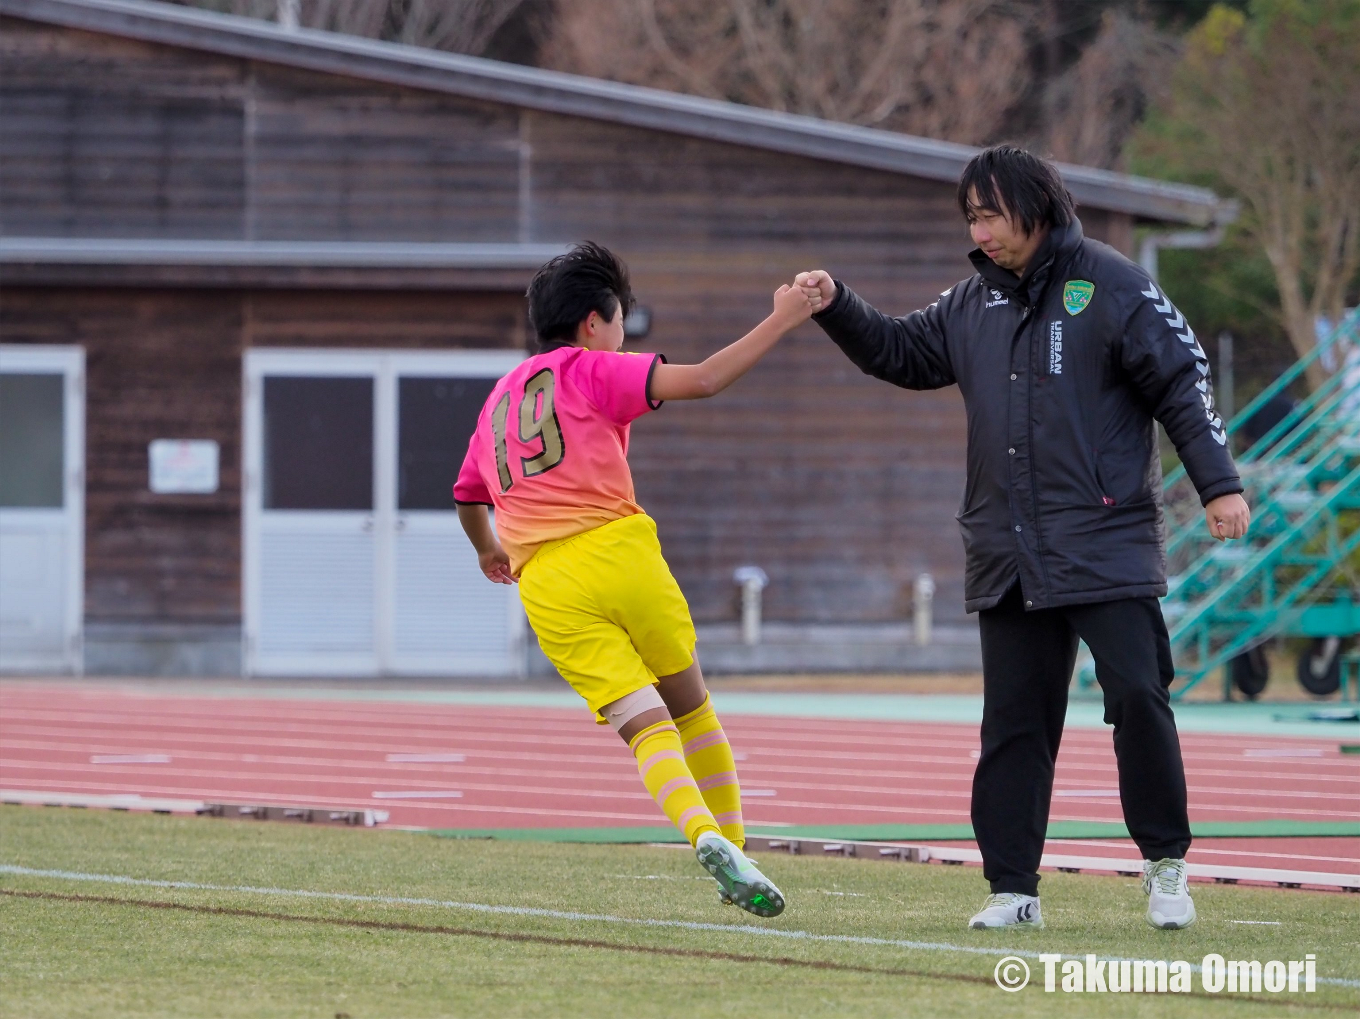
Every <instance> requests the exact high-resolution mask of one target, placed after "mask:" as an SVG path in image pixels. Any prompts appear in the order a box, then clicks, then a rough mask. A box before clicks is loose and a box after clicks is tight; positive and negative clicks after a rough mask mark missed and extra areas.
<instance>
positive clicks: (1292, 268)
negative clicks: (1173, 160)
mask: <svg viewBox="0 0 1360 1019" xmlns="http://www.w3.org/2000/svg"><path fill="white" fill-rule="evenodd" d="M1253 13H1254V14H1255V18H1254V19H1253V21H1251V22H1248V21H1247V19H1245V18H1244V17H1243V16H1242V15H1241V14H1239V13H1237V12H1236V11H1233V10H1230V9H1228V8H1224V7H1220V8H1215V9H1214V11H1213V12H1211V13H1210V15H1209V16H1208V17H1207V18H1206V19H1205V21H1204V22H1203V23H1202V24H1201V25H1200V26H1199V27H1198V28H1197V29H1196V30H1195V31H1194V32H1193V33H1192V34H1191V36H1190V40H1189V45H1188V47H1187V50H1186V54H1185V58H1184V60H1183V62H1182V64H1181V66H1180V69H1179V72H1178V74H1177V78H1176V82H1175V89H1174V98H1173V100H1172V103H1171V106H1170V112H1171V115H1172V116H1173V117H1174V118H1175V120H1176V121H1177V122H1178V123H1179V124H1180V125H1181V128H1182V130H1181V131H1180V134H1179V136H1178V137H1179V138H1180V139H1182V140H1183V143H1184V144H1185V145H1186V146H1187V147H1189V148H1191V149H1192V150H1193V153H1192V154H1193V156H1194V158H1195V159H1196V160H1197V161H1199V162H1202V163H1203V164H1204V165H1207V166H1209V167H1211V168H1212V169H1213V170H1214V171H1215V172H1217V173H1218V174H1219V175H1220V176H1221V177H1222V179H1223V180H1224V181H1225V182H1227V184H1228V185H1229V186H1230V187H1232V188H1233V189H1234V190H1235V191H1236V192H1237V193H1238V194H1239V195H1240V196H1241V198H1242V200H1243V202H1244V204H1245V206H1246V212H1247V216H1246V217H1245V219H1246V224H1247V226H1248V227H1249V228H1250V229H1251V230H1252V232H1253V234H1254V236H1255V237H1256V238H1257V240H1258V241H1259V242H1260V244H1261V246H1262V248H1263V249H1264V251H1265V253H1266V256H1267V257H1268V258H1269V259H1270V264H1271V267H1272V268H1273V270H1274V275H1275V280H1276V283H1277V286H1278V289H1279V294H1280V317H1281V320H1282V323H1283V325H1284V328H1285V331H1286V332H1287V333H1288V334H1289V339H1290V341H1291V342H1292V344H1293V346H1294V350H1295V352H1296V353H1297V354H1298V355H1299V356H1300V357H1303V356H1305V355H1307V354H1308V353H1309V352H1310V351H1311V350H1312V349H1313V347H1314V346H1315V344H1316V341H1317V334H1316V325H1315V323H1316V322H1317V320H1318V318H1319V317H1321V316H1326V317H1328V318H1330V319H1331V320H1332V321H1333V322H1335V321H1337V320H1338V319H1339V318H1340V316H1341V314H1342V311H1343V308H1344V304H1345V299H1346V290H1347V287H1348V286H1349V285H1350V284H1351V283H1352V282H1353V281H1354V280H1355V278H1356V273H1357V270H1360V98H1357V97H1360V0H1311V2H1310V3H1309V4H1307V5H1298V4H1292V3H1285V2H1281V0H1262V2H1260V3H1258V4H1257V5H1256V6H1255V7H1254V8H1253ZM1324 379H1325V374H1324V370H1323V369H1322V367H1321V366H1319V365H1315V366H1314V370H1313V371H1311V372H1310V373H1309V381H1310V383H1311V384H1312V385H1313V386H1314V387H1317V386H1318V385H1319V384H1321V383H1322V382H1323V381H1324Z"/></svg>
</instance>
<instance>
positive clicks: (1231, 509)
mask: <svg viewBox="0 0 1360 1019" xmlns="http://www.w3.org/2000/svg"><path fill="white" fill-rule="evenodd" d="M1204 522H1205V523H1206V524H1208V525H1209V533H1210V534H1211V535H1213V537H1215V538H1217V539H1218V540H1219V541H1224V540H1226V539H1228V538H1242V537H1245V536H1246V533H1247V525H1248V524H1250V523H1251V509H1250V507H1248V506H1247V500H1246V499H1243V498H1242V497H1241V496H1240V495H1238V494H1237V493H1235V492H1234V493H1233V494H1232V495H1220V496H1219V497H1218V498H1217V499H1211V500H1210V501H1209V504H1208V505H1207V506H1205V507H1204Z"/></svg>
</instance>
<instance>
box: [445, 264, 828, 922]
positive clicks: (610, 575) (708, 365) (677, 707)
mask: <svg viewBox="0 0 1360 1019" xmlns="http://www.w3.org/2000/svg"><path fill="white" fill-rule="evenodd" d="M528 299H529V318H530V321H531V323H532V325H533V327H534V331H535V332H536V333H537V336H538V345H539V352H538V353H537V354H536V355H534V356H533V357H530V358H529V359H528V360H526V361H524V362H523V363H522V364H520V365H519V366H518V367H517V368H515V370H514V371H512V372H511V373H510V374H509V375H506V376H505V377H504V378H503V379H501V380H500V381H499V382H497V383H496V385H495V387H494V388H493V389H492V390H491V395H490V396H489V397H488V398H487V401H486V405H485V406H484V407H483V408H482V412H481V416H480V417H479V418H478V420H477V428H476V431H475V432H474V433H473V436H472V440H471V441H470V443H469V444H468V453H467V459H466V460H465V461H464V462H463V468H462V470H461V471H460V472H459V475H458V481H457V483H456V484H455V485H454V489H453V493H454V500H455V502H457V504H458V519H459V522H460V523H461V524H462V525H463V530H464V531H466V532H467V536H468V538H469V539H470V540H471V541H472V544H473V546H474V547H475V548H476V549H477V559H478V563H479V564H480V566H481V569H482V572H483V573H484V574H486V576H487V578H488V579H489V580H491V581H493V582H495V583H500V584H510V583H514V582H516V581H518V582H519V584H520V594H521V600H522V601H523V603H524V610H525V612H526V614H527V615H528V617H529V623H530V625H532V626H533V628H534V632H535V633H536V634H537V635H538V642H539V646H540V647H541V648H542V649H543V653H544V654H546V655H547V656H548V660H549V661H551V662H552V663H553V665H554V666H556V668H557V671H558V672H560V673H561V674H562V676H563V678H565V679H566V680H567V682H568V683H570V684H571V685H572V687H573V688H574V689H575V690H576V692H577V693H579V694H580V695H581V696H582V697H584V698H585V701H586V704H587V705H588V706H589V707H590V709H591V710H592V711H594V712H595V713H596V721H597V722H599V723H601V724H605V723H607V724H609V725H612V726H613V727H614V729H615V730H617V732H618V734H619V735H620V736H621V737H622V738H623V740H624V742H626V743H627V744H628V748H629V749H630V750H631V751H632V752H633V756H634V757H636V758H637V763H638V771H639V772H640V773H641V775H642V781H643V784H644V785H645V786H646V787H647V791H648V792H649V793H650V794H651V795H652V797H653V798H654V799H655V800H656V802H657V804H658V805H659V806H660V807H661V809H662V811H663V812H664V813H665V814H666V816H667V817H668V818H670V820H671V821H672V822H673V823H674V824H675V826H676V827H677V828H678V829H679V830H680V831H681V832H682V833H683V834H684V836H685V838H687V839H688V840H689V842H690V844H691V845H692V846H693V847H694V849H695V852H696V855H697V856H698V858H699V862H700V864H701V865H702V866H703V867H704V869H705V870H707V871H708V872H709V873H710V874H712V875H713V877H714V878H716V879H717V882H718V890H719V896H720V897H721V899H722V901H723V902H725V903H735V904H736V905H738V906H740V907H741V908H742V909H745V910H746V911H748V912H750V913H754V914H756V915H757V916H764V917H772V916H778V915H779V914H780V913H781V912H783V910H784V896H783V894H782V893H781V892H780V891H779V889H778V888H776V887H775V885H774V883H773V882H771V881H770V880H769V879H768V878H766V877H765V876H764V875H763V874H761V872H760V871H759V870H758V869H756V867H755V865H754V864H753V863H752V862H751V861H750V860H748V859H747V858H746V856H745V855H744V854H743V853H742V850H741V847H742V846H743V845H744V844H745V830H744V828H743V825H742V817H741V792H740V789H739V787H738V785H737V771H736V764H735V761H734V759H733V756H732V748H731V747H730V746H729V745H728V742H727V737H726V735H724V733H723V729H722V725H721V724H719V722H718V717H717V715H716V714H715V713H714V711H713V705H712V702H711V701H710V699H709V696H708V690H707V688H706V687H705V686H704V679H703V673H702V672H701V671H700V669H699V663H698V661H697V660H696V659H695V657H694V645H695V634H694V624H693V622H692V621H691V619H690V615H689V606H688V604H686V602H685V597H684V595H683V594H681V592H680V587H679V585H678V584H676V582H675V578H674V577H673V576H671V572H670V569H669V567H667V565H666V561H665V559H663V558H662V556H661V545H660V544H659V543H658V541H657V534H656V524H655V522H654V521H653V520H652V518H651V517H649V516H647V514H646V513H645V512H644V511H643V509H642V507H641V506H639V505H638V503H637V499H636V498H635V497H634V493H633V478H632V474H631V473H630V472H629V470H628V459H627V457H628V430H629V425H630V423H631V422H632V421H633V420H635V419H636V418H638V417H640V416H642V415H643V414H646V413H647V412H648V411H652V410H656V409H657V408H658V407H660V406H661V404H662V402H663V401H665V400H700V399H705V398H707V397H710V396H715V395H717V394H718V393H720V392H722V391H723V390H724V389H726V388H727V387H728V386H730V385H731V384H732V383H733V382H735V381H736V380H737V379H739V378H741V376H742V375H744V374H746V372H747V371H749V370H750V369H751V367H752V366H754V365H755V363H756V362H757V361H759V360H760V358H761V357H762V356H763V355H764V354H765V353H766V352H767V351H768V350H769V349H770V348H771V347H773V346H774V345H775V343H776V342H778V340H779V339H780V338H781V337H782V336H783V335H784V334H785V333H786V332H788V331H789V330H790V329H792V328H794V327H795V326H797V325H798V324H799V323H801V322H805V321H807V319H808V318H809V317H810V315H811V314H812V305H811V303H810V302H809V300H808V298H807V296H806V295H805V294H804V293H803V291H802V290H800V289H798V288H796V287H788V286H783V287H780V288H779V290H778V291H777V292H776V293H775V295H774V311H773V312H772V313H771V314H770V316H769V317H768V318H766V319H765V320H764V321H763V322H761V323H760V324H759V325H757V326H756V327H755V328H754V329H752V330H751V331H750V332H749V333H747V334H746V335H745V336H743V337H742V338H741V339H739V340H737V341H736V342H735V343H733V344H731V345H730V346H727V347H724V348H723V349H722V350H720V351H718V352H717V353H715V354H713V355H712V356H711V357H709V358H708V359H707V360H705V361H704V362H703V363H702V364H684V365H681V364H667V363H666V361H665V358H663V357H662V356H661V355H660V354H636V353H621V352H620V351H619V348H620V347H621V346H622V344H623V319H624V316H625V315H626V314H627V313H628V311H629V310H630V308H631V307H632V304H633V295H632V290H631V288H630V286H629V282H628V270H627V269H626V267H625V266H624V265H623V263H622V262H621V261H619V259H618V258H616V257H615V256H614V255H613V254H612V253H611V252H610V251H608V250H607V249H605V248H603V247H601V246H599V245H597V244H593V243H589V242H587V243H584V244H579V245H577V246H576V247H575V248H573V249H572V250H571V251H570V252H568V253H567V254H565V255H561V256H559V257H557V258H555V259H553V260H552V261H551V262H549V263H548V264H547V265H545V266H544V267H543V268H542V269H540V270H539V272H538V274H537V275H536V276H535V277H534V279H533V282H532V283H530V284H529V291H528ZM489 507H494V509H495V511H496V518H495V527H494V529H493V527H492V523H491V519H490V514H489V512H488V508H489Z"/></svg>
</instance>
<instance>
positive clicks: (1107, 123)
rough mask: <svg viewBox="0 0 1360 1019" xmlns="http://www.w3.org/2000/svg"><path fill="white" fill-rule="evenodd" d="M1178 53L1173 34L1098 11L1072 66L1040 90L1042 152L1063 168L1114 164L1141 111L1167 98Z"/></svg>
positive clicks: (1113, 12) (1120, 13)
mask: <svg viewBox="0 0 1360 1019" xmlns="http://www.w3.org/2000/svg"><path fill="white" fill-rule="evenodd" d="M1180 53H1181V46H1180V42H1179V40H1178V39H1177V38H1176V37H1175V36H1173V35H1171V34H1169V33H1167V32H1162V31H1159V30H1158V29H1157V28H1156V27H1155V26H1153V25H1151V24H1148V23H1147V22H1144V21H1138V20H1135V19H1134V18H1132V17H1130V16H1129V15H1128V14H1126V13H1124V12H1123V11H1119V10H1108V11H1106V12H1105V14H1104V16H1103V17H1102V19H1101V26H1100V32H1099V33H1098V34H1097V35H1096V37H1095V39H1094V40H1093V41H1092V42H1091V43H1090V45H1088V46H1087V47H1086V49H1085V50H1084V51H1083V52H1082V55H1081V57H1080V58H1079V59H1078V61H1077V62H1076V64H1074V65H1073V66H1072V67H1070V68H1069V69H1068V70H1067V71H1065V72H1064V73H1062V74H1060V75H1059V76H1057V77H1056V78H1054V79H1053V80H1052V81H1050V82H1049V83H1048V84H1047V85H1046V86H1045V88H1044V92H1043V100H1042V102H1043V113H1042V124H1043V127H1042V130H1043V136H1042V138H1041V144H1042V147H1043V148H1045V149H1047V150H1048V151H1049V152H1050V153H1051V154H1052V155H1053V157H1054V158H1055V159H1061V160H1065V161H1067V162H1070V163H1081V164H1084V165H1087V166H1102V167H1106V168H1110V169H1113V168H1116V167H1118V166H1119V164H1120V160H1121V157H1122V156H1123V152H1124V143H1125V142H1126V141H1127V140H1128V138H1129V135H1130V134H1132V132H1133V130H1134V129H1135V128H1136V127H1137V126H1138V124H1139V123H1140V122H1141V121H1142V120H1143V117H1144V115H1145V113H1146V112H1147V110H1148V108H1149V107H1150V106H1152V105H1154V104H1155V103H1157V102H1158V101H1162V100H1165V99H1166V98H1167V95H1168V93H1169V90H1170V81H1171V75H1172V72H1173V70H1174V69H1175V65H1176V61H1177V59H1178V58H1179V56H1180Z"/></svg>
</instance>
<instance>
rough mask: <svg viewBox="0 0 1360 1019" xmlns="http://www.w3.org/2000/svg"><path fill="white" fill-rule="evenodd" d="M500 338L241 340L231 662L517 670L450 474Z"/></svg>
mask: <svg viewBox="0 0 1360 1019" xmlns="http://www.w3.org/2000/svg"><path fill="white" fill-rule="evenodd" d="M520 357H521V355H519V354H518V353H515V352H511V351H443V352H437V353H423V352H413V351H411V352H391V353H388V352H354V353H350V352H339V351H281V350H280V351H250V352H249V353H248V354H247V355H246V415H245V423H246V429H245V431H246V442H245V458H246V465H245V466H246V506H245V509H246V512H245V631H246V665H247V670H248V671H249V672H251V673H253V674H261V675H290V674H291V675H356V676H363V675H384V674H385V675H426V676H430V675H505V674H518V673H520V672H521V671H523V663H524V652H523V613H522V610H521V609H520V607H519V601H518V598H517V597H516V594H515V592H514V591H513V590H512V589H510V588H506V587H501V586H495V585H492V584H490V583H488V582H487V581H486V580H485V579H484V578H483V577H482V575H481V573H480V572H479V571H478V570H477V561H476V556H475V554H474V553H473V551H472V548H471V546H470V545H469V544H468V542H467V539H466V538H465V537H464V536H463V533H462V529H461V528H460V527H459V526H458V519H457V514H456V512H455V509H454V505H453V481H454V479H455V478H456V476H457V472H458V468H459V466H460V465H461V463H462V459H463V454H464V453H465V451H466V449H467V441H468V437H469V436H470V435H471V434H472V429H473V427H474V426H475V424H476V420H477V414H478V412H479V411H480V410H481V407H482V403H483V402H484V401H485V399H486V397H487V395H488V394H489V393H490V391H491V386H492V385H493V384H494V382H495V380H496V379H497V378H499V377H500V376H501V375H503V374H505V372H507V371H509V370H510V369H511V368H512V367H514V365H515V364H517V363H518V362H519V360H520Z"/></svg>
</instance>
